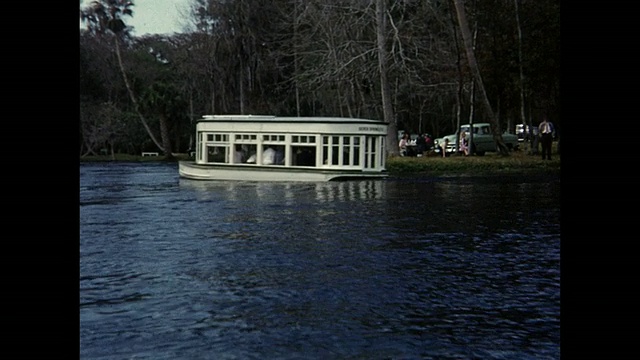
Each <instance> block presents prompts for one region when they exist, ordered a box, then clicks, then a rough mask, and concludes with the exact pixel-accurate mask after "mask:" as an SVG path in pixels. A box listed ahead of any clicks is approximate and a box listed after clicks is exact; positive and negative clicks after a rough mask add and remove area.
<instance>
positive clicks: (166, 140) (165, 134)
mask: <svg viewBox="0 0 640 360" xmlns="http://www.w3.org/2000/svg"><path fill="white" fill-rule="evenodd" d="M167 122H168V119H167V116H166V115H165V114H160V135H161V137H162V145H163V146H162V147H163V148H164V150H163V151H164V159H165V160H171V159H173V152H172V151H171V137H170V134H169V124H168V123H167Z"/></svg>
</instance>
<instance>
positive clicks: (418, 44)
mask: <svg viewBox="0 0 640 360" xmlns="http://www.w3.org/2000/svg"><path fill="white" fill-rule="evenodd" d="M131 16H133V17H135V5H134V3H133V2H132V1H126V0H100V1H94V2H92V3H91V4H90V5H88V6H86V7H83V8H81V9H80V18H81V21H82V24H84V27H82V28H81V29H80V35H79V40H80V49H79V50H80V51H79V54H80V74H79V75H80V144H79V145H80V156H86V155H96V154H98V153H100V152H101V151H102V152H104V151H107V152H109V153H110V154H114V153H128V154H140V152H142V151H158V152H162V153H164V154H165V155H167V156H168V157H171V154H174V153H184V152H187V151H188V150H190V149H192V148H193V146H194V143H193V141H194V139H193V135H194V122H195V120H197V119H198V118H200V117H201V116H202V115H204V114H265V115H279V116H343V117H362V118H371V119H383V120H385V121H388V122H389V123H390V124H391V125H392V126H390V130H389V134H390V135H392V134H393V136H392V137H390V138H389V141H388V143H389V148H388V150H389V153H390V154H393V152H394V150H395V149H396V148H397V138H396V135H395V134H397V131H398V130H403V131H409V132H411V133H430V134H432V135H434V136H436V137H438V136H443V135H447V134H450V133H453V132H455V131H456V129H457V128H458V126H459V125H460V124H464V123H468V122H469V121H473V122H492V124H494V125H495V127H496V130H497V131H499V132H502V131H509V132H513V131H514V129H515V125H516V124H518V123H523V122H526V123H528V124H532V125H537V124H538V123H539V122H540V121H541V118H542V116H543V115H545V114H546V115H547V116H548V117H549V120H551V121H552V122H554V124H555V125H556V129H557V130H558V132H560V129H561V128H562V119H561V118H560V1H559V0H465V1H462V0H314V1H305V0H192V4H191V13H190V18H189V19H188V21H189V22H191V23H192V25H193V26H192V28H193V29H194V30H192V31H188V32H184V33H176V34H173V35H170V36H169V35H146V36H141V37H136V36H132V35H131V27H130V26H128V25H127V20H128V19H130V17H131ZM474 67H475V68H474ZM483 100H484V101H483Z"/></svg>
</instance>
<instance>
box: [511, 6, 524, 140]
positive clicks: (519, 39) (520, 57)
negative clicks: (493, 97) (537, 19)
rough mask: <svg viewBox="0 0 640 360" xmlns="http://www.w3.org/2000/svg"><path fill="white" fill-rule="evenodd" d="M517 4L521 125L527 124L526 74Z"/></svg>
mask: <svg viewBox="0 0 640 360" xmlns="http://www.w3.org/2000/svg"><path fill="white" fill-rule="evenodd" d="M513 2H514V3H515V4H516V25H517V27H518V66H519V67H520V123H521V124H525V128H524V130H525V131H526V130H527V128H526V123H527V120H526V118H525V115H524V72H523V71H522V30H521V28H520V15H519V14H518V0H513Z"/></svg>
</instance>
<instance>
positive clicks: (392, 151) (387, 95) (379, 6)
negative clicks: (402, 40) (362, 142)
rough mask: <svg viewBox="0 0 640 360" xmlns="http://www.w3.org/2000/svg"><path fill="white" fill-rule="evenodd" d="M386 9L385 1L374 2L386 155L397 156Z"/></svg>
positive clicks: (396, 130)
mask: <svg viewBox="0 0 640 360" xmlns="http://www.w3.org/2000/svg"><path fill="white" fill-rule="evenodd" d="M386 17H387V8H386V1H385V0H376V20H377V21H376V25H377V26H376V35H377V36H376V38H377V44H378V66H379V76H380V94H381V95H382V111H383V114H384V121H385V122H387V123H388V124H389V126H388V127H387V153H388V154H389V155H398V152H399V149H398V125H397V124H396V120H395V119H394V117H393V108H392V107H391V89H390V87H389V79H388V78H387V48H386V46H387V45H386V40H387V36H386V34H387V20H386Z"/></svg>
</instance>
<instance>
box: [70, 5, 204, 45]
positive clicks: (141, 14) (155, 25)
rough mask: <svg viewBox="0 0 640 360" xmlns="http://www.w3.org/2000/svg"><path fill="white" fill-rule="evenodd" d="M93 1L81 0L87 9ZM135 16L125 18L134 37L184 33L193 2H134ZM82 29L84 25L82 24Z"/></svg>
mask: <svg viewBox="0 0 640 360" xmlns="http://www.w3.org/2000/svg"><path fill="white" fill-rule="evenodd" d="M91 1H92V0H81V1H80V7H81V8H82V7H85V6H87V4H90V3H91ZM132 1H133V3H134V4H135V5H134V6H132V7H131V9H132V10H133V16H132V17H129V16H125V17H123V20H124V22H125V23H126V24H127V25H130V26H133V27H134V29H133V31H132V35H135V36H142V35H147V34H172V33H174V32H182V28H183V24H184V23H186V22H187V19H186V18H185V17H186V16H187V15H186V14H188V9H189V5H190V4H191V0H132ZM80 27H84V25H82V24H80Z"/></svg>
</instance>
